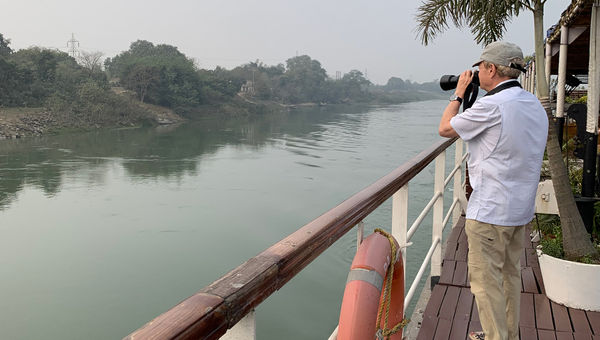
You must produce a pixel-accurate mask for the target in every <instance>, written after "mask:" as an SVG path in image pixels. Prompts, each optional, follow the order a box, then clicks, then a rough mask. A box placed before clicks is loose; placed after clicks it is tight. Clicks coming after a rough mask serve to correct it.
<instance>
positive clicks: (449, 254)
mask: <svg viewBox="0 0 600 340" xmlns="http://www.w3.org/2000/svg"><path fill="white" fill-rule="evenodd" d="M464 225H465V221H464V218H461V219H460V220H459V221H458V223H457V224H456V225H455V227H454V228H453V229H452V231H451V233H450V236H449V237H448V241H447V243H446V251H445V254H444V260H443V265H442V274H441V276H440V282H439V283H438V284H437V285H436V286H435V287H434V288H433V290H432V292H431V297H430V299H429V302H428V303H427V307H426V308H425V311H424V312H423V322H422V323H421V327H420V329H419V333H418V335H417V340H430V339H435V340H446V339H452V340H464V339H468V337H467V336H468V333H469V332H470V331H479V330H481V325H480V323H479V315H478V313H477V307H476V305H475V299H474V297H473V294H471V291H470V286H469V280H468V277H467V249H468V247H467V236H466V234H465V231H464ZM525 234H526V239H525V248H524V250H523V253H522V254H521V270H522V271H521V282H522V291H521V320H520V325H519V326H520V333H521V334H520V335H521V340H567V339H569V340H583V339H585V340H600V313H599V312H589V311H584V310H580V309H574V308H568V307H565V306H562V305H559V304H556V303H554V302H552V301H550V300H549V299H548V297H547V296H546V294H545V290H544V282H543V281H542V275H541V272H540V268H539V264H538V259H537V255H536V253H535V246H536V244H533V243H532V242H531V241H530V240H529V235H528V233H525Z"/></svg>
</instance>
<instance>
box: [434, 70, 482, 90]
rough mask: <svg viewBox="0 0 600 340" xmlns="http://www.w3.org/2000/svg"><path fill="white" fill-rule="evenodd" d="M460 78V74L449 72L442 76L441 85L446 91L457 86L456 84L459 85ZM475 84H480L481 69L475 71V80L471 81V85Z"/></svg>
mask: <svg viewBox="0 0 600 340" xmlns="http://www.w3.org/2000/svg"><path fill="white" fill-rule="evenodd" d="M459 79H460V76H455V75H449V74H447V75H444V76H442V78H440V87H441V88H442V90H444V91H448V90H454V89H455V88H456V85H458V80H459ZM473 85H477V86H479V71H475V72H473V80H472V81H471V84H470V85H469V86H473Z"/></svg>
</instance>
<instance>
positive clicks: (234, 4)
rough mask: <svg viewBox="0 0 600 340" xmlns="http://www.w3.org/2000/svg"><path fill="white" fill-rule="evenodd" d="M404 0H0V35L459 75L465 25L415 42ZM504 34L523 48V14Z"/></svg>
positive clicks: (471, 50)
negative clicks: (164, 46)
mask: <svg viewBox="0 0 600 340" xmlns="http://www.w3.org/2000/svg"><path fill="white" fill-rule="evenodd" d="M570 2H571V1H570V0H548V1H547V3H546V11H545V18H544V26H545V28H548V27H549V26H551V25H553V24H555V23H556V22H558V19H559V17H560V13H561V12H562V11H563V10H564V9H566V7H567V6H568V4H569V3H570ZM420 3H421V1H410V0H396V1H390V0H368V1H367V0H344V1H339V0H319V1H317V0H295V1H288V0H261V1H252V0H244V1H242V0H238V1H233V0H218V1H207V0H194V1H191V0H190V1H188V0H172V1H164V0H163V1H156V0H144V1H141V0H103V1H85V0H84V1H82V0H77V1H75V0H56V1H47V0H45V1H41V0H40V1H30V0H20V1H17V0H12V1H8V0H7V1H5V3H3V4H2V10H1V13H0V33H2V34H4V37H5V38H9V39H11V47H12V48H13V49H20V48H26V47H29V46H34V45H36V46H41V47H48V48H57V49H60V50H63V51H67V41H68V40H69V39H70V38H71V33H74V34H75V39H77V40H78V41H79V44H80V49H81V50H84V51H88V52H95V51H100V52H103V53H104V55H105V56H107V57H112V56H114V55H116V54H118V53H120V52H121V51H124V50H127V49H129V45H130V44H131V42H133V41H135V40H138V39H144V40H148V41H151V42H153V43H155V44H157V43H165V44H170V45H174V46H177V47H178V48H179V50H180V51H181V52H183V53H185V54H186V55H187V56H188V57H190V58H194V59H195V60H196V61H197V63H198V65H199V66H200V67H202V68H207V69H213V68H214V67H215V66H217V65H220V66H223V67H226V68H228V69H230V68H233V67H235V66H238V65H241V64H244V63H247V62H249V61H254V60H256V59H259V60H260V61H262V62H264V63H265V64H268V65H273V64H278V63H285V60H286V59H288V58H290V57H293V56H295V55H296V54H298V55H302V54H308V55H309V56H311V57H312V58H314V59H317V60H319V61H320V62H321V64H322V65H323V67H324V68H325V69H326V70H327V72H328V74H329V75H330V76H335V73H336V71H341V72H342V73H345V72H348V71H350V70H352V69H358V70H360V71H362V72H365V71H366V73H367V76H368V78H369V79H370V80H371V81H372V82H374V83H378V84H384V83H386V82H387V80H388V79H389V78H390V77H392V76H396V77H400V78H403V79H405V80H406V79H410V80H413V81H418V82H423V81H430V80H433V79H439V77H440V75H442V74H456V73H460V72H461V71H463V70H464V69H466V68H467V67H469V66H470V65H471V64H472V63H473V62H474V61H475V60H476V59H477V58H478V56H479V54H480V53H481V48H482V47H481V46H478V45H476V44H475V42H474V40H473V38H472V35H471V34H470V32H469V31H468V30H467V29H463V30H462V31H460V30H457V29H454V28H452V29H451V30H449V31H447V32H446V33H444V34H442V35H441V36H439V37H438V38H436V39H435V40H434V41H433V44H430V45H429V46H423V45H421V43H420V40H419V39H418V38H417V33H416V30H415V27H416V22H415V15H416V11H417V8H418V6H419V5H420ZM504 40H507V41H511V42H514V43H516V44H518V45H520V46H521V48H522V49H523V52H524V53H525V54H532V53H533V15H532V14H531V12H524V13H522V14H521V16H520V17H518V18H515V19H514V20H513V22H512V23H510V24H509V26H508V32H507V34H506V36H505V39H504Z"/></svg>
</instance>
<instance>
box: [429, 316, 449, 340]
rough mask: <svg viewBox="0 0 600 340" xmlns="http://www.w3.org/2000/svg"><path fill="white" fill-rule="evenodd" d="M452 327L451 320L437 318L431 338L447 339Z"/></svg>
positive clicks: (434, 339)
mask: <svg viewBox="0 0 600 340" xmlns="http://www.w3.org/2000/svg"><path fill="white" fill-rule="evenodd" d="M451 329H452V320H447V319H438V324H437V328H436V330H435V337H434V338H433V340H448V336H449V335H450V330H451Z"/></svg>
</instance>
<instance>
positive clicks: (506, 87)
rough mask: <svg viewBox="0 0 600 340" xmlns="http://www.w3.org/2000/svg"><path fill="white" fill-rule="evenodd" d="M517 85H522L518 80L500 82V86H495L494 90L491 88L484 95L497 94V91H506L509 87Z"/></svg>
mask: <svg viewBox="0 0 600 340" xmlns="http://www.w3.org/2000/svg"><path fill="white" fill-rule="evenodd" d="M516 86H518V87H521V84H519V82H518V81H516V80H513V81H509V82H507V83H504V84H500V85H498V86H496V87H494V89H493V90H491V91H490V92H488V93H486V94H485V95H484V97H485V96H491V95H494V94H496V93H498V92H500V91H504V90H506V89H509V88H511V87H516Z"/></svg>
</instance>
